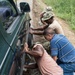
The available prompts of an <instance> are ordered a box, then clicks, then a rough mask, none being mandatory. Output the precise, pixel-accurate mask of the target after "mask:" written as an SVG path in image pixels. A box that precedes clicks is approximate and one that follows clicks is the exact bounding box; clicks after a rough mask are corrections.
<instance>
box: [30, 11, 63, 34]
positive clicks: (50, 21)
mask: <svg viewBox="0 0 75 75" xmlns="http://www.w3.org/2000/svg"><path fill="white" fill-rule="evenodd" d="M41 20H42V23H43V25H42V26H40V27H39V28H31V29H30V33H31V34H35V35H42V34H43V32H44V30H45V29H46V28H48V27H50V28H53V29H54V31H55V33H56V34H63V35H64V32H63V29H62V27H61V25H60V24H59V23H58V22H57V21H56V20H55V19H54V14H53V13H52V12H45V13H44V14H43V16H42V18H41Z"/></svg>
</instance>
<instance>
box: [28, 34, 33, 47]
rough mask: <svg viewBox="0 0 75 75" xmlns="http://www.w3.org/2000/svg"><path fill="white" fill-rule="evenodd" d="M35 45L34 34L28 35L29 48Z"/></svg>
mask: <svg viewBox="0 0 75 75" xmlns="http://www.w3.org/2000/svg"><path fill="white" fill-rule="evenodd" d="M32 45H33V34H30V33H29V34H28V46H29V48H31V47H32Z"/></svg>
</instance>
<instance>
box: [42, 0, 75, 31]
mask: <svg viewBox="0 0 75 75" xmlns="http://www.w3.org/2000/svg"><path fill="white" fill-rule="evenodd" d="M43 2H44V3H45V4H46V5H48V6H52V8H53V10H54V12H55V14H56V16H58V17H60V18H62V19H63V20H65V21H67V22H68V23H69V25H70V27H71V28H72V29H73V30H75V21H74V20H75V0H43Z"/></svg>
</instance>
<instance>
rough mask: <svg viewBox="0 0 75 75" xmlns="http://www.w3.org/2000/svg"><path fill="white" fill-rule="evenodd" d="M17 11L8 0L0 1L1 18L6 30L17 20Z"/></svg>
mask: <svg viewBox="0 0 75 75" xmlns="http://www.w3.org/2000/svg"><path fill="white" fill-rule="evenodd" d="M15 14H16V11H15V9H14V7H13V6H12V5H11V4H10V3H9V2H8V1H0V20H1V21H2V23H3V26H4V28H5V30H7V29H8V28H9V26H10V25H11V24H12V22H13V21H14V20H15Z"/></svg>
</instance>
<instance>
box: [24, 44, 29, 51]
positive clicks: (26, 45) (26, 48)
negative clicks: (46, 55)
mask: <svg viewBox="0 0 75 75" xmlns="http://www.w3.org/2000/svg"><path fill="white" fill-rule="evenodd" d="M28 50H29V49H28V44H27V43H25V44H24V52H28Z"/></svg>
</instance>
